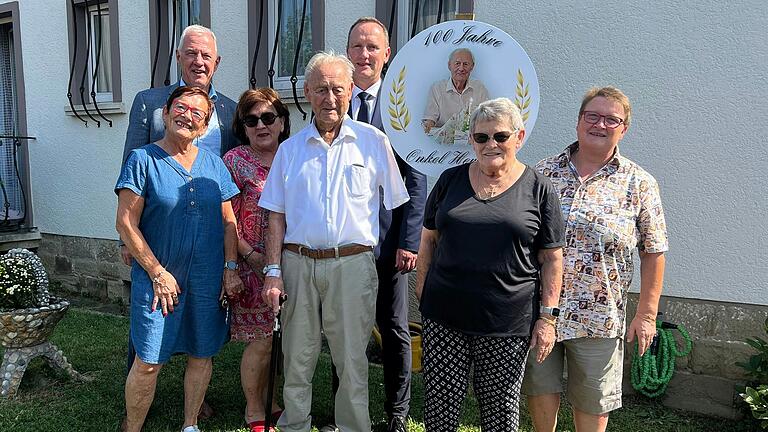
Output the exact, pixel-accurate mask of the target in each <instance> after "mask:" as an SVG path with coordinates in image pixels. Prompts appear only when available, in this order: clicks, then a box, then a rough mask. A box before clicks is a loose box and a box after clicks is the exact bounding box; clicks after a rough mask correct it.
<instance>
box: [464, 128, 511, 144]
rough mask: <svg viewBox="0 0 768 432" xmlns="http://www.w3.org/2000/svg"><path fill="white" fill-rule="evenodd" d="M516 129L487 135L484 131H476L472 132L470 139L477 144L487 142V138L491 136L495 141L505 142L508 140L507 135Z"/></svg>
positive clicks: (509, 135)
mask: <svg viewBox="0 0 768 432" xmlns="http://www.w3.org/2000/svg"><path fill="white" fill-rule="evenodd" d="M517 131H518V129H515V130H513V131H512V132H496V133H495V134H493V135H488V134H486V133H481V132H478V133H473V134H472V140H474V141H475V142H476V143H478V144H484V143H486V142H488V140H489V139H491V138H493V140H494V141H496V142H497V143H504V142H507V140H509V137H511V136H512V135H514V134H515V132H517Z"/></svg>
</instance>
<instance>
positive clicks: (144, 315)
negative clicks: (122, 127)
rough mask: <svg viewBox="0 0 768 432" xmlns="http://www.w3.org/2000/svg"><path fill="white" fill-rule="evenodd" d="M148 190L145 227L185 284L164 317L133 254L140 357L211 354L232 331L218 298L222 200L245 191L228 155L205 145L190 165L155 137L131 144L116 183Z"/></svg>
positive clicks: (158, 359)
mask: <svg viewBox="0 0 768 432" xmlns="http://www.w3.org/2000/svg"><path fill="white" fill-rule="evenodd" d="M120 189H130V190H132V191H133V192H134V193H136V194H137V195H140V196H141V197H143V198H144V210H143V212H142V214H141V219H140V221H139V230H140V231H141V233H142V234H143V235H144V239H145V240H146V241H147V244H148V245H149V248H150V250H152V253H154V254H155V257H157V259H158V261H160V264H161V265H162V266H163V267H165V269H166V270H167V271H168V272H170V273H171V274H172V275H173V277H174V278H176V281H177V282H178V284H179V287H180V288H181V294H179V304H178V305H177V306H175V308H174V312H173V313H168V315H167V316H166V317H163V314H162V309H161V307H160V305H159V304H158V306H157V309H156V310H155V311H154V312H152V310H151V307H152V299H153V298H154V291H153V289H152V279H151V277H150V276H149V275H148V274H147V272H146V271H145V270H144V269H143V268H142V267H141V266H140V265H139V264H138V263H137V262H136V261H135V260H134V262H133V267H132V269H131V339H132V340H133V343H134V345H135V347H136V353H137V355H138V356H139V358H140V359H141V360H142V361H144V362H146V363H151V364H157V363H166V362H167V361H168V359H169V358H170V357H171V355H173V354H176V353H185V354H188V355H191V356H194V357H201V358H207V357H212V356H214V355H215V354H217V353H218V352H219V350H220V349H221V347H222V346H223V345H224V343H225V342H226V341H227V338H228V330H229V329H228V323H227V320H226V313H225V311H224V310H222V309H221V307H220V306H219V301H218V299H219V294H220V292H221V283H222V273H223V271H224V226H223V219H222V212H221V203H222V202H223V201H226V200H229V199H230V198H232V197H233V196H235V195H237V194H238V193H239V190H238V188H237V186H236V185H235V183H234V182H233V181H232V177H231V176H230V174H229V171H228V170H227V168H226V166H225V165H224V163H223V162H222V160H221V159H220V158H219V157H218V156H217V155H214V154H212V153H210V152H209V151H207V150H204V149H200V150H199V153H198V154H197V158H196V159H195V161H194V163H193V164H192V168H191V171H187V170H186V169H184V167H183V166H182V165H181V164H180V163H178V162H177V161H176V160H175V159H173V157H171V156H170V155H169V154H168V153H166V152H165V151H164V150H163V149H162V148H160V147H159V146H158V145H156V144H148V145H145V146H143V147H141V148H138V149H135V150H133V151H131V153H130V154H129V156H128V158H127V159H126V161H125V164H124V165H123V168H122V171H121V173H120V177H119V178H118V180H117V184H116V185H115V193H119V191H120Z"/></svg>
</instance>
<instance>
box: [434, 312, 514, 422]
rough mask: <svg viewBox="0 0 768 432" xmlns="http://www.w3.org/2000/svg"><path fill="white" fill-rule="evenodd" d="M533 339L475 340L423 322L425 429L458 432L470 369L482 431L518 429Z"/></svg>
mask: <svg viewBox="0 0 768 432" xmlns="http://www.w3.org/2000/svg"><path fill="white" fill-rule="evenodd" d="M528 343H529V338H523V337H490V336H471V335H466V334H464V333H462V332H459V331H456V330H453V329H450V328H448V327H445V326H442V325H440V324H438V323H436V322H434V321H431V320H428V319H424V330H423V344H424V358H423V363H424V426H425V429H426V430H427V431H428V432H455V431H456V429H457V428H458V426H459V415H460V414H461V405H462V403H463V402H464V398H465V397H466V396H467V383H468V381H469V370H470V367H471V366H472V365H473V364H474V380H473V382H472V387H473V388H474V390H475V395H476V396H477V402H478V405H479V408H480V421H481V429H482V430H483V432H494V431H504V432H509V431H516V430H517V428H518V420H519V419H518V417H519V403H520V385H521V384H522V382H523V372H524V371H525V360H526V358H527V357H528Z"/></svg>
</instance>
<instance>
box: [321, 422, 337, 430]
mask: <svg viewBox="0 0 768 432" xmlns="http://www.w3.org/2000/svg"><path fill="white" fill-rule="evenodd" d="M320 432H339V428H338V427H337V426H336V425H335V424H333V423H331V424H327V425H325V426H323V427H322V428H320Z"/></svg>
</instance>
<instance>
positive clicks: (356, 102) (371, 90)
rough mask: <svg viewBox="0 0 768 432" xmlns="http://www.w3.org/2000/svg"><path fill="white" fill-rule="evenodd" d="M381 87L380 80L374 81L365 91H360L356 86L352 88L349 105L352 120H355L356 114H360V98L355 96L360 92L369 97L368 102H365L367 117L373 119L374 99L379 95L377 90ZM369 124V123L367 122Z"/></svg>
mask: <svg viewBox="0 0 768 432" xmlns="http://www.w3.org/2000/svg"><path fill="white" fill-rule="evenodd" d="M380 87H381V80H378V81H376V84H373V85H372V86H370V87H368V88H367V89H365V90H362V89H360V87H358V86H354V87H352V101H351V102H352V103H351V104H350V105H349V106H350V109H351V110H352V111H351V112H352V119H357V113H359V112H360V102H362V101H361V100H360V98H359V97H358V96H357V95H359V94H360V93H362V92H366V93H368V94H369V95H371V96H370V97H368V101H367V102H366V105H368V115H369V116H371V117H373V108H374V107H375V106H376V98H377V97H378V95H379V88H380ZM369 123H370V122H369Z"/></svg>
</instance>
